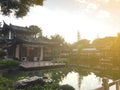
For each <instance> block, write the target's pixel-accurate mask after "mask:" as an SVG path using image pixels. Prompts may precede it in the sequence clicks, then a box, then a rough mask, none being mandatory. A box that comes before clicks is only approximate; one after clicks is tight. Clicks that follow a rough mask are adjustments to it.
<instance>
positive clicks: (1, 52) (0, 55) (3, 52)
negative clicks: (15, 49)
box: [0, 50, 6, 58]
mask: <svg viewBox="0 0 120 90" xmlns="http://www.w3.org/2000/svg"><path fill="white" fill-rule="evenodd" d="M5 55H6V53H5V51H3V50H0V58H4V56H5Z"/></svg>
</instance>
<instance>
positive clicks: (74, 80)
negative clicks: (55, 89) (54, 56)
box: [3, 68, 120, 90]
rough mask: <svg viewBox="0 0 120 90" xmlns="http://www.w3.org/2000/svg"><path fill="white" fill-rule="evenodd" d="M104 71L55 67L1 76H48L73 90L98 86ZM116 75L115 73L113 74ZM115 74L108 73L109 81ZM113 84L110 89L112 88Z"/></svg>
mask: <svg viewBox="0 0 120 90" xmlns="http://www.w3.org/2000/svg"><path fill="white" fill-rule="evenodd" d="M103 73H105V72H103V71H101V72H99V71H97V73H95V72H94V73H93V72H92V71H91V70H87V69H85V70H84V69H83V70H82V69H81V68H79V69H76V68H75V69H73V68H72V69H70V68H57V69H50V70H34V71H17V72H9V74H8V73H4V74H3V77H7V78H13V79H14V80H17V79H18V78H21V77H26V76H48V77H50V78H52V79H53V80H54V81H55V82H56V83H59V84H60V85H64V84H69V85H71V86H73V87H74V88H75V90H93V89H95V88H97V87H100V86H101V84H102V77H105V76H106V73H105V74H103ZM115 75H116V74H115ZM117 76H120V75H117ZM113 77H115V76H112V75H111V76H110V75H109V81H110V82H112V81H113V80H114V78H113ZM113 88H115V87H114V86H113V87H111V89H110V90H114V89H113Z"/></svg>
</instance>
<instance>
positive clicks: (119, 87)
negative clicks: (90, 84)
mask: <svg viewBox="0 0 120 90" xmlns="http://www.w3.org/2000/svg"><path fill="white" fill-rule="evenodd" d="M108 81H109V80H108V78H103V79H102V86H101V87H99V88H96V89H94V90H110V89H109V88H110V87H111V86H113V85H115V86H116V89H115V90H120V79H119V80H116V81H113V82H111V83H108Z"/></svg>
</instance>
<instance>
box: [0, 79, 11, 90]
mask: <svg viewBox="0 0 120 90" xmlns="http://www.w3.org/2000/svg"><path fill="white" fill-rule="evenodd" d="M11 83H12V81H11V80H9V79H7V78H5V77H0V90H12V88H11Z"/></svg>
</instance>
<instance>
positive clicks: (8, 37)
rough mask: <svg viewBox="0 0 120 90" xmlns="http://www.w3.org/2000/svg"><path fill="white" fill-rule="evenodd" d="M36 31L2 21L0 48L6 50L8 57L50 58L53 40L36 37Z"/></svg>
mask: <svg viewBox="0 0 120 90" xmlns="http://www.w3.org/2000/svg"><path fill="white" fill-rule="evenodd" d="M38 32H39V31H35V30H30V29H29V28H27V27H20V26H15V25H12V24H10V25H7V24H6V23H4V25H3V27H2V28H0V48H2V49H4V50H6V51H7V57H8V58H15V59H18V60H25V61H37V60H45V59H48V58H49V59H50V58H51V56H52V47H53V45H54V44H55V42H53V41H51V40H49V39H48V38H45V37H40V38H39V37H38V38H36V35H37V33H38Z"/></svg>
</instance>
